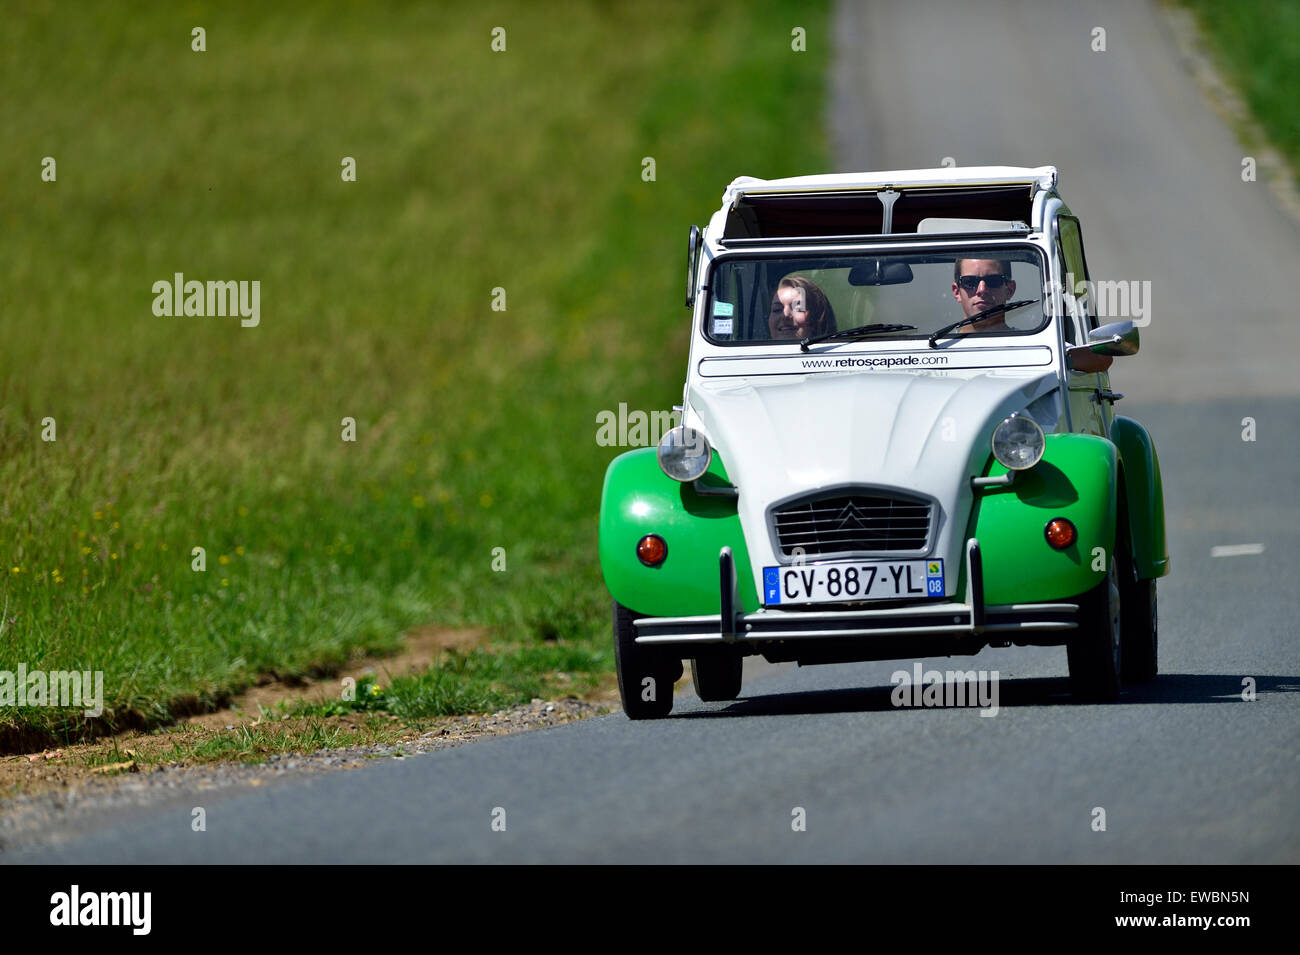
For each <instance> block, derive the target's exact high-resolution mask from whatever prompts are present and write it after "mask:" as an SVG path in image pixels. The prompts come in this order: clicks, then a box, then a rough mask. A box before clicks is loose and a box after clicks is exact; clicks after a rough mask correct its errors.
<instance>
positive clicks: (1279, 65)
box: [1179, 0, 1300, 184]
mask: <svg viewBox="0 0 1300 955" xmlns="http://www.w3.org/2000/svg"><path fill="white" fill-rule="evenodd" d="M1179 2H1180V3H1182V4H1183V5H1184V6H1185V7H1187V8H1188V9H1190V10H1191V11H1192V12H1193V13H1195V15H1196V18H1197V23H1198V25H1199V26H1200V29H1201V33H1202V35H1203V36H1204V37H1205V40H1206V42H1207V44H1208V45H1209V46H1210V48H1211V49H1212V50H1213V51H1214V53H1215V56H1216V58H1217V59H1218V61H1219V63H1220V65H1221V66H1222V67H1223V68H1224V70H1225V72H1226V73H1227V76H1228V79H1229V80H1230V81H1231V82H1232V84H1233V85H1234V86H1235V87H1236V88H1237V89H1238V90H1239V91H1240V93H1241V95H1242V98H1243V99H1244V100H1245V102H1246V104H1247V105H1248V106H1249V107H1250V111H1251V115H1252V117H1253V118H1254V119H1255V121H1256V122H1258V124H1259V126H1260V128H1261V129H1262V130H1263V132H1264V135H1265V136H1267V137H1268V139H1269V141H1270V142H1271V143H1272V144H1273V145H1274V146H1276V147H1277V148H1278V149H1279V150H1280V151H1281V152H1282V154H1283V156H1284V157H1285V158H1286V160H1287V161H1288V162H1289V163H1290V165H1291V171H1292V173H1293V174H1294V175H1295V176H1296V177H1297V178H1296V182H1297V184H1300V108H1297V106H1296V103H1297V102H1300V0H1235V2H1224V0H1179Z"/></svg>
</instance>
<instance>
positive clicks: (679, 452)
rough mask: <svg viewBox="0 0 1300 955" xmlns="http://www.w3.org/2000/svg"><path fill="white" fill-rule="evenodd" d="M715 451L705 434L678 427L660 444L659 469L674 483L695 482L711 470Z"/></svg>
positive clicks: (665, 436)
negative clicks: (710, 466) (710, 463)
mask: <svg viewBox="0 0 1300 955" xmlns="http://www.w3.org/2000/svg"><path fill="white" fill-rule="evenodd" d="M711 460H713V449H712V448H711V447H709V442H708V441H707V440H705V437H704V434H703V432H700V431H696V430H695V429H694V428H685V427H682V426H681V425H678V426H677V427H676V428H673V429H672V430H671V431H669V432H668V433H667V434H665V435H664V436H663V438H662V439H661V440H660V442H659V467H661V468H663V471H664V474H667V475H668V476H669V477H670V478H672V479H673V480H674V481H681V482H683V483H685V482H687V481H694V480H695V479H696V478H698V477H699V476H700V475H701V474H703V473H704V472H705V471H707V470H708V469H709V462H710V461H711Z"/></svg>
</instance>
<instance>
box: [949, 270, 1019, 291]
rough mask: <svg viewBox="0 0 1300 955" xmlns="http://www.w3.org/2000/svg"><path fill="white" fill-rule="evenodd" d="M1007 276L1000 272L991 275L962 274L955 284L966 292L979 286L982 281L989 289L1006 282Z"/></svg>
mask: <svg viewBox="0 0 1300 955" xmlns="http://www.w3.org/2000/svg"><path fill="white" fill-rule="evenodd" d="M1006 281H1007V277H1006V276H1005V275H1003V274H1002V273H1000V272H994V273H993V274H992V275H963V276H962V277H961V278H959V279H958V280H957V284H958V285H960V286H961V287H962V289H963V290H965V291H967V292H973V291H975V290H976V289H977V288H979V287H980V283H981V282H983V283H984V284H985V285H986V286H988V287H989V288H990V289H999V288H1002V286H1003V285H1004V284H1006Z"/></svg>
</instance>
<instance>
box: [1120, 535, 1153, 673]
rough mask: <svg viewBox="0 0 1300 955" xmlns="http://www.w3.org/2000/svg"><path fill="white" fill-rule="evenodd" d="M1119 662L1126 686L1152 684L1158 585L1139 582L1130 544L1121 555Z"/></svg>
mask: <svg viewBox="0 0 1300 955" xmlns="http://www.w3.org/2000/svg"><path fill="white" fill-rule="evenodd" d="M1117 556H1118V557H1119V567H1118V572H1119V579H1120V588H1119V593H1120V608H1121V620H1120V642H1121V643H1122V644H1123V646H1122V647H1121V648H1120V660H1121V661H1122V662H1123V664H1124V669H1123V675H1124V682H1125V683H1149V682H1150V681H1151V680H1154V679H1155V676H1156V672H1157V670H1158V664H1157V658H1158V656H1159V644H1158V636H1159V635H1158V632H1157V626H1156V582H1155V580H1139V579H1138V575H1137V565H1136V564H1135V563H1134V562H1133V555H1132V554H1131V553H1130V552H1129V548H1128V546H1127V540H1126V541H1125V546H1124V547H1123V548H1122V549H1121V550H1120V551H1119V553H1118V555H1117Z"/></svg>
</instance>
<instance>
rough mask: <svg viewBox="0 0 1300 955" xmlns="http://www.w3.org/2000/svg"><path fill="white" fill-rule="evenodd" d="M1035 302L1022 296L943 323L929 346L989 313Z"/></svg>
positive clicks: (994, 313)
mask: <svg viewBox="0 0 1300 955" xmlns="http://www.w3.org/2000/svg"><path fill="white" fill-rule="evenodd" d="M1037 302H1038V299H1034V298H1022V299H1021V300H1020V301H1018V302H1007V304H1005V305H994V306H993V307H992V308H986V309H984V311H982V312H976V313H975V314H974V315H972V316H970V317H969V318H963V319H962V320H961V321H959V322H953V323H952V324H951V325H945V326H943V328H941V329H939V330H938V331H937V332H935V333H934V334H933V335H931V336H930V347H931V348H938V347H939V346H938V345H936V344H935V341H936V340H937V339H938V338H940V337H941V336H943V335H947V334H948V333H949V332H951V331H956V330H957V329H959V328H961V327H962V326H964V325H974V324H975V323H976V322H979V321H983V320H984V319H986V318H988V317H989V316H990V315H997V314H999V313H1000V312H1009V311H1011V310H1012V309H1013V308H1024V307H1025V306H1026V305H1034V304H1037Z"/></svg>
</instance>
